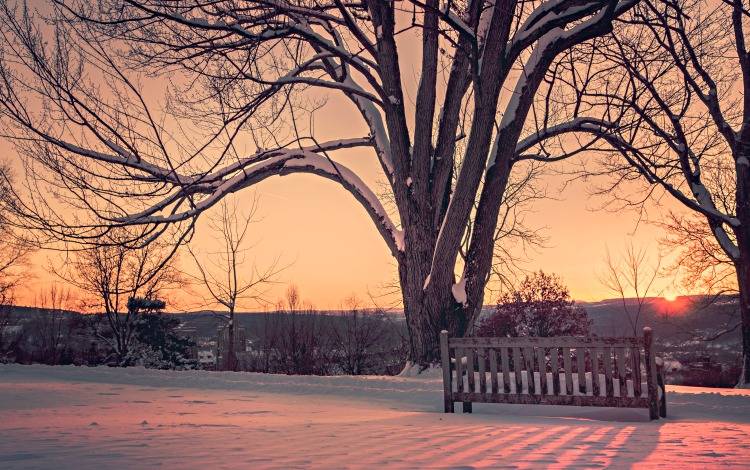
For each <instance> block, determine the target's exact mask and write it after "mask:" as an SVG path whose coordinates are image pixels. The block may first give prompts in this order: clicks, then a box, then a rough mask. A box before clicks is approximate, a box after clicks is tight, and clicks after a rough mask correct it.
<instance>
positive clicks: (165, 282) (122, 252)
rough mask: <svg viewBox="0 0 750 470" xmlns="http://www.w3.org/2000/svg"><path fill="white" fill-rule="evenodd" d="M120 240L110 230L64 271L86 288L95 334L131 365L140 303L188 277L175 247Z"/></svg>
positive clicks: (119, 360) (120, 362)
mask: <svg viewBox="0 0 750 470" xmlns="http://www.w3.org/2000/svg"><path fill="white" fill-rule="evenodd" d="M119 242H120V239H119V237H118V236H116V235H110V237H109V242H108V243H107V244H102V245H101V246H98V247H96V248H91V249H86V250H82V251H78V252H76V253H74V254H73V256H72V259H70V260H67V262H66V266H65V267H64V268H63V270H61V271H60V272H59V273H58V274H59V275H60V276H61V277H62V278H63V279H65V280H66V281H68V282H69V283H71V284H72V285H74V286H75V287H77V288H78V289H80V290H81V291H82V292H83V293H84V294H86V297H85V298H84V307H85V308H86V309H89V310H91V309H94V310H95V312H96V313H97V315H96V316H95V317H94V320H93V328H94V334H95V335H96V336H97V337H98V338H99V339H101V340H102V341H104V342H105V343H106V344H107V345H108V346H109V347H110V349H111V351H112V359H114V361H115V362H116V363H117V364H118V365H122V366H126V365H130V364H131V363H132V362H133V360H134V357H132V353H133V342H134V340H135V334H136V320H137V319H138V314H139V313H140V311H141V308H140V306H141V305H142V304H143V303H144V302H147V301H157V300H158V299H160V298H162V297H163V295H164V293H165V292H166V291H169V290H172V289H176V288H178V287H180V286H182V285H183V284H184V279H183V276H182V274H181V273H180V272H179V270H178V269H177V267H176V263H177V259H176V258H175V257H174V256H173V248H172V247H165V246H163V245H160V244H159V243H152V244H149V245H147V246H145V247H143V248H141V249H131V248H128V247H127V246H125V245H124V244H121V243H119Z"/></svg>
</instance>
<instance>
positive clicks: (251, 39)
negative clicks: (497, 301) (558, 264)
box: [0, 0, 638, 365]
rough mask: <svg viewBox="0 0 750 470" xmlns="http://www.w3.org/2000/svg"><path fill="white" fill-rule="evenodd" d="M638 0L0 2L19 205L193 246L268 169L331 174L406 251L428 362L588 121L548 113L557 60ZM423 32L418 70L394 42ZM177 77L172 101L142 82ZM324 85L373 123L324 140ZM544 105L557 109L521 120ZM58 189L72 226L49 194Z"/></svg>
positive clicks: (58, 223) (0, 96) (408, 298)
mask: <svg viewBox="0 0 750 470" xmlns="http://www.w3.org/2000/svg"><path fill="white" fill-rule="evenodd" d="M637 1H638V0H619V1H618V0H547V1H542V0H538V1H536V0H532V1H523V2H519V1H517V0H495V1H487V0H462V1H459V0H456V1H447V2H440V1H438V0H409V1H402V2H391V1H369V0H368V1H363V2H354V3H352V2H343V1H340V0H319V1H309V2H293V1H276V0H273V1H270V0H259V1H246V2H245V1H243V2H237V1H229V0H227V1H213V0H212V1H204V0H191V1H187V2H180V3H172V2H170V3H164V2H160V1H151V0H140V1H135V0H127V1H124V0H99V1H98V2H93V3H92V2H89V1H82V0H57V1H55V2H53V3H54V5H53V7H54V8H52V10H53V13H51V14H50V15H49V16H50V18H49V24H50V25H51V26H49V28H48V30H43V28H42V27H41V26H40V25H39V22H38V21H36V19H35V18H34V17H33V15H32V14H31V13H29V12H28V10H26V9H24V8H14V7H13V6H12V5H11V4H10V3H9V2H8V0H3V1H2V3H1V6H2V19H1V20H0V21H1V22H2V27H0V31H1V32H2V33H1V34H2V35H3V41H2V44H3V46H2V57H3V59H2V61H1V62H0V113H1V114H2V121H3V122H4V123H6V124H7V125H8V126H9V128H10V130H11V132H8V134H12V135H14V136H16V138H15V143H16V144H17V147H18V149H19V153H20V154H21V155H22V156H23V157H24V158H25V159H26V160H27V161H28V162H29V164H28V165H27V168H29V170H30V171H31V173H32V175H31V177H30V178H29V181H30V185H33V186H34V187H33V188H27V189H26V190H25V191H20V189H19V191H17V192H18V193H22V194H18V195H17V196H18V198H17V199H14V200H13V201H12V208H13V209H14V210H15V211H16V212H18V213H20V214H21V215H22V216H23V218H22V220H23V221H22V222H19V223H22V224H25V225H27V226H32V227H35V228H37V229H41V230H43V231H44V232H45V233H47V234H49V236H50V237H52V238H56V239H68V238H71V237H75V238H78V239H84V240H88V241H91V242H95V241H96V239H97V237H99V236H100V234H101V233H103V232H105V231H106V230H109V227H112V226H118V225H138V226H139V227H141V229H140V231H139V233H138V236H137V237H134V238H133V240H131V242H132V243H135V244H138V243H143V242H145V241H148V240H151V239H154V238H155V237H156V236H160V235H161V236H165V235H168V234H171V235H173V236H175V237H177V239H178V241H179V240H181V239H182V238H183V237H184V236H186V234H187V233H189V232H190V231H191V229H192V226H193V224H194V221H195V218H196V217H198V216H199V215H200V214H201V213H202V212H203V211H205V210H206V209H208V208H210V207H211V206H213V205H215V204H217V203H218V202H219V201H220V200H221V199H222V198H223V197H224V196H226V195H227V194H231V193H233V192H236V191H239V190H241V189H243V188H246V187H248V186H251V185H254V184H256V183H258V182H259V181H262V180H264V179H266V178H268V177H270V176H274V175H287V174H293V173H308V174H314V175H318V176H321V177H323V178H327V179H329V180H332V181H334V182H336V183H338V184H340V185H341V186H342V187H343V188H344V189H346V190H347V191H348V192H349V193H351V195H352V196H353V197H354V198H355V199H356V200H357V201H358V202H359V203H361V205H362V207H363V209H364V210H365V211H366V212H367V213H368V214H369V216H370V217H371V219H372V221H373V223H374V224H375V227H376V228H377V230H378V231H379V233H380V234H381V235H382V237H383V240H384V242H385V243H386V245H387V246H388V247H389V249H390V251H391V253H392V255H393V257H394V259H395V260H396V262H397V264H398V272H399V282H400V285H401V292H402V299H403V305H404V309H405V312H406V318H407V325H408V330H409V339H410V343H411V344H410V359H411V360H412V361H414V362H416V363H419V364H421V365H426V364H427V363H431V362H434V361H435V360H436V359H437V357H438V332H439V331H440V330H441V329H443V328H447V329H449V330H451V333H452V334H453V335H463V334H465V333H466V331H467V326H468V325H470V324H473V322H474V320H475V318H476V316H477V315H478V314H479V312H480V311H481V307H482V304H483V297H484V290H485V285H486V283H487V280H488V277H489V275H490V272H491V269H492V264H493V257H494V254H495V246H494V242H495V238H496V235H497V226H498V214H499V213H500V207H501V205H502V202H503V194H504V193H505V191H506V187H507V183H508V181H509V178H510V176H511V170H512V168H513V167H514V166H515V165H516V164H517V163H518V162H521V161H528V160H532V159H534V158H535V155H536V153H537V152H536V151H535V150H534V149H535V148H536V147H538V146H539V145H542V144H543V141H544V140H545V139H547V138H548V136H550V135H558V134H559V132H560V130H561V129H566V130H567V129H571V128H574V127H577V126H578V124H579V123H580V119H579V118H577V117H576V116H571V115H563V114H562V113H550V114H548V115H547V113H546V112H545V111H547V110H550V106H546V105H545V104H544V101H547V100H548V98H549V96H550V95H549V93H547V91H546V90H547V89H548V88H549V87H550V78H549V77H550V75H551V74H552V75H554V74H555V73H556V70H557V67H556V66H555V65H554V64H556V61H557V60H558V58H559V56H560V54H562V53H564V52H565V51H567V50H569V49H570V48H572V47H574V46H575V45H577V44H580V43H582V42H585V41H588V40H590V39H592V38H595V37H599V36H601V35H603V34H606V33H608V32H609V31H610V30H611V28H612V20H613V19H614V18H616V17H618V16H619V15H622V14H623V13H624V12H626V11H627V10H629V9H630V8H631V7H632V6H633V5H635V4H636V2H637ZM415 35H416V37H417V38H419V37H420V36H421V65H420V67H417V68H418V69H419V72H418V73H417V74H414V75H416V76H415V77H414V81H413V82H412V81H411V77H412V75H413V74H402V72H401V69H400V67H401V64H400V62H399V54H400V53H402V52H403V51H402V50H401V49H402V46H403V44H404V43H413V42H414V39H415ZM43 37H49V38H52V40H49V41H48V40H43V39H42V38H43ZM93 74H96V76H104V77H105V80H103V81H102V80H99V81H96V80H93V79H92V78H91V77H92V76H93ZM166 76H169V77H170V78H171V79H172V81H171V83H173V84H174V85H173V86H172V87H171V89H170V90H169V91H170V95H169V96H170V99H169V105H170V106H168V109H167V110H166V112H165V113H161V112H160V110H158V109H157V108H156V107H155V106H154V105H153V104H150V103H149V100H148V96H147V95H146V94H145V93H144V92H143V90H144V88H145V84H146V83H148V84H150V85H151V86H153V87H154V89H157V90H158V89H160V88H159V87H160V86H161V87H163V83H164V81H159V80H160V79H163V78H165V77H166ZM412 85H413V88H415V89H416V94H415V98H414V103H410V102H409V100H408V98H407V90H409V89H410V87H412ZM503 90H512V91H511V92H508V93H507V95H504V96H502V97H501V95H502V94H503V93H502V91H503ZM321 96H330V97H335V98H337V99H339V100H342V99H343V100H344V101H345V102H347V103H349V104H351V106H352V108H351V109H352V111H353V112H354V113H355V114H356V115H357V116H358V117H359V118H361V121H360V122H361V123H362V127H364V128H366V131H365V132H364V133H363V134H365V135H361V134H359V135H357V134H354V135H340V136H337V138H336V139H334V140H326V139H324V138H322V137H321V136H320V135H319V134H316V132H315V129H316V128H315V126H314V116H315V114H316V113H315V111H318V110H319V109H320V108H321V106H322V104H321V103H320V97H321ZM29 100H35V101H34V102H35V103H40V106H41V107H42V111H41V112H38V113H35V112H32V110H31V109H30V107H29V106H28V103H29V102H30V101H29ZM537 103H538V104H539V112H540V113H541V114H545V116H544V117H543V118H542V117H540V116H541V115H540V114H538V113H535V114H534V119H533V120H532V119H527V117H529V116H530V110H531V109H532V108H534V107H535V106H534V105H535V104H537ZM438 110H440V111H439V112H438ZM570 119H572V120H570ZM463 139H466V142H465V143H464V144H463V145H462V146H461V147H460V148H459V147H457V142H458V141H461V140H463ZM253 146H255V147H256V148H257V149H256V150H254V151H253V150H250V148H252V147H253ZM357 147H359V148H369V149H372V151H373V152H372V155H373V156H374V158H376V159H377V161H378V163H379V166H380V167H381V169H382V174H383V178H384V180H385V181H386V183H387V187H388V190H389V192H390V195H391V197H392V200H393V201H394V203H395V207H396V209H397V213H396V214H395V215H396V216H397V217H398V218H397V220H394V219H392V218H391V217H390V216H389V214H388V213H387V212H386V210H385V209H384V206H383V203H382V201H381V200H380V199H379V198H378V197H377V196H376V194H375V192H373V190H372V189H371V188H369V187H368V186H367V185H366V184H365V183H364V181H363V179H362V178H361V177H360V176H359V175H357V174H356V173H355V172H354V171H352V170H351V169H350V168H347V167H346V166H344V165H343V164H342V163H341V162H340V161H337V160H336V159H334V156H335V155H336V154H338V153H339V152H340V151H342V150H345V149H350V148H357ZM459 150H460V151H461V153H460V154H459ZM542 160H544V159H542ZM32 162H33V163H32ZM37 185H39V186H44V190H42V191H39V190H37V188H35V187H36V186H37ZM52 189H54V191H55V194H59V195H60V196H59V197H60V198H61V199H63V200H65V201H66V202H67V203H69V204H70V205H72V206H75V207H79V208H80V209H81V210H80V211H79V213H77V214H76V215H75V217H76V218H75V219H74V218H73V217H71V216H70V215H68V214H66V213H63V212H62V211H59V210H55V207H54V206H53V205H52V204H48V203H47V201H46V200H45V198H46V195H47V194H49V193H50V191H51V190H52ZM467 234H468V235H467ZM466 237H468V242H467V243H466V250H465V256H463V257H462V256H460V252H461V249H462V248H461V247H462V241H464V240H466Z"/></svg>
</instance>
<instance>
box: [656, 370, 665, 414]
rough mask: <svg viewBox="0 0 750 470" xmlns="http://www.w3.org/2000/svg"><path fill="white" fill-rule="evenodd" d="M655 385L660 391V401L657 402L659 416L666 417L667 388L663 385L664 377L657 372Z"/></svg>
mask: <svg viewBox="0 0 750 470" xmlns="http://www.w3.org/2000/svg"><path fill="white" fill-rule="evenodd" d="M656 383H657V384H658V385H659V388H660V389H661V400H659V416H660V417H662V418H666V417H667V387H666V386H665V385H664V376H663V375H662V374H661V371H659V374H658V375H657V376H656Z"/></svg>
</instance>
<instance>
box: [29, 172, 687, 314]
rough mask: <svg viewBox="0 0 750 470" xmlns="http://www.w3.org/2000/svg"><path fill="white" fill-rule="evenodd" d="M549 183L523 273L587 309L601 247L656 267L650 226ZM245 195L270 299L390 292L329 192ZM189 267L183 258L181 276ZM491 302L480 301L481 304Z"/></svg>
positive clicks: (379, 263)
mask: <svg viewBox="0 0 750 470" xmlns="http://www.w3.org/2000/svg"><path fill="white" fill-rule="evenodd" d="M373 173H374V172H373ZM548 180H549V188H550V191H549V193H550V195H551V196H556V199H549V200H544V201H538V202H537V203H535V206H534V207H535V211H534V213H532V214H529V216H528V218H527V223H528V225H529V226H531V227H546V228H545V229H544V234H545V235H546V236H547V237H548V247H547V248H544V249H541V250H537V251H531V252H527V254H528V256H529V261H528V263H526V265H525V267H526V268H527V269H529V270H535V269H542V270H544V271H546V272H553V273H557V274H559V275H560V276H561V277H562V279H563V280H564V282H566V283H567V285H568V286H569V287H570V290H571V295H572V296H573V298H575V299H578V300H586V301H590V300H599V299H603V298H608V297H612V293H611V292H609V291H607V289H606V288H605V287H604V286H603V285H602V284H601V282H600V281H599V275H600V274H601V273H602V271H603V270H604V267H605V264H604V258H605V255H606V251H607V249H609V251H610V252H611V253H612V255H613V256H615V255H619V254H620V253H621V252H622V251H623V250H624V249H625V248H626V247H627V246H628V244H630V243H633V244H634V245H635V246H636V247H640V248H644V249H648V251H649V253H650V256H651V259H652V261H655V260H656V257H657V252H658V243H657V240H658V238H659V237H661V236H662V232H661V231H660V229H659V228H658V227H654V226H651V225H649V224H645V223H641V224H640V225H638V224H637V214H636V213H635V212H632V211H620V212H617V213H613V212H608V211H603V210H595V209H597V208H598V207H599V206H600V205H601V200H600V199H592V198H590V197H589V196H588V191H587V189H588V188H589V186H588V185H587V184H586V183H576V184H574V185H572V186H570V187H568V188H567V189H566V190H565V191H564V192H562V193H561V194H559V195H558V190H559V186H560V185H559V183H560V178H559V177H557V178H555V177H550V178H548ZM253 194H257V196H258V198H259V209H258V212H257V214H258V216H257V217H256V218H257V219H258V220H257V222H256V223H254V224H253V227H252V229H251V230H252V232H251V235H250V236H249V237H248V241H249V242H250V244H254V245H255V247H254V249H253V251H252V252H251V254H250V255H249V258H253V257H255V258H256V264H257V265H258V267H259V268H262V267H263V266H265V265H268V264H269V263H272V262H273V260H274V259H276V258H279V259H280V264H281V265H288V268H287V269H285V270H284V271H283V272H282V273H281V274H280V275H279V277H278V281H279V284H276V285H274V286H270V287H269V290H268V294H267V298H268V299H269V300H271V301H274V300H276V299H277V298H279V297H280V296H282V295H283V293H284V291H285V290H286V288H287V285H288V284H289V283H294V284H296V285H297V286H298V287H299V289H300V291H301V294H302V297H303V298H304V299H305V300H306V301H309V302H311V303H312V304H314V305H315V306H316V307H318V308H337V307H339V306H340V305H341V304H342V301H343V300H344V299H345V298H347V297H350V296H352V295H355V296H357V297H358V298H359V299H360V300H361V301H363V302H365V303H369V298H370V295H371V294H372V295H374V296H377V295H382V294H383V293H385V292H386V291H387V290H388V289H386V288H384V285H386V284H389V283H391V282H393V281H395V280H396V271H395V264H394V263H393V261H392V258H391V256H390V253H389V252H388V249H387V248H386V246H385V244H384V243H383V241H382V239H381V238H380V236H379V234H378V232H377V231H376V230H375V229H374V227H373V225H372V221H371V220H370V219H369V218H368V216H367V215H366V214H365V213H364V211H363V210H362V209H361V207H360V206H359V204H358V203H356V201H354V200H353V199H352V198H351V197H350V196H349V194H348V193H346V192H345V191H344V190H342V189H340V188H338V187H337V185H336V184H334V183H332V182H329V181H325V180H322V179H320V178H317V177H313V176H308V175H294V176H285V177H282V178H280V177H275V178H272V179H270V180H267V181H265V182H263V183H261V184H260V185H258V186H257V187H256V188H255V189H249V190H245V191H244V192H243V193H240V194H239V195H238V196H237V197H238V198H239V199H238V201H240V203H242V201H246V202H248V203H249V201H250V200H251V199H252V197H253ZM657 215H658V211H657V210H654V211H652V212H651V213H650V216H651V217H652V218H656V216H657ZM212 238H213V234H212V233H211V232H210V231H208V229H207V227H205V224H203V226H200V227H199V228H198V238H197V243H198V246H199V247H205V246H210V245H211V243H212ZM48 260H51V261H52V262H57V261H56V258H55V257H54V255H53V254H51V253H45V252H39V253H37V254H35V255H34V264H35V269H34V272H35V278H34V279H30V282H29V283H28V285H27V286H26V287H25V288H24V290H23V292H19V297H20V298H19V300H20V301H21V303H26V304H31V303H33V302H34V299H35V296H37V295H38V293H39V292H40V291H43V290H44V289H45V288H46V287H45V286H47V285H48V284H49V282H51V281H52V280H54V278H52V277H51V276H50V275H49V274H47V270H46V268H45V266H46V265H47V263H48ZM191 263H192V260H190V259H189V258H187V257H183V258H182V264H183V265H184V266H185V267H186V268H191V267H192V266H191ZM249 264H250V263H248V265H249ZM662 264H666V258H665V261H664V262H663V263H662ZM671 284H672V279H671V278H664V279H662V280H661V281H660V285H659V286H658V287H657V288H656V289H655V291H654V293H655V294H656V293H659V292H660V291H662V290H663V291H665V292H664V293H669V292H682V291H681V290H679V288H678V287H674V286H672V285H671ZM195 289H198V288H195ZM198 290H199V289H198ZM392 300H394V298H393V297H387V298H383V299H380V301H379V302H382V303H384V304H386V303H389V302H390V301H392ZM493 300H494V299H492V298H489V297H488V298H486V299H485V303H489V302H491V301H493Z"/></svg>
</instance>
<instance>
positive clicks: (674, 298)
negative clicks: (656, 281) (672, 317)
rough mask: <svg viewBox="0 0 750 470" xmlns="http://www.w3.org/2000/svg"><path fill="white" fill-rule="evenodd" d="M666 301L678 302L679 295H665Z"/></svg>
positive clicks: (670, 293) (672, 293)
mask: <svg viewBox="0 0 750 470" xmlns="http://www.w3.org/2000/svg"><path fill="white" fill-rule="evenodd" d="M664 300H666V301H667V302H674V301H675V300H677V294H675V293H674V292H669V293H667V294H664Z"/></svg>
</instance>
